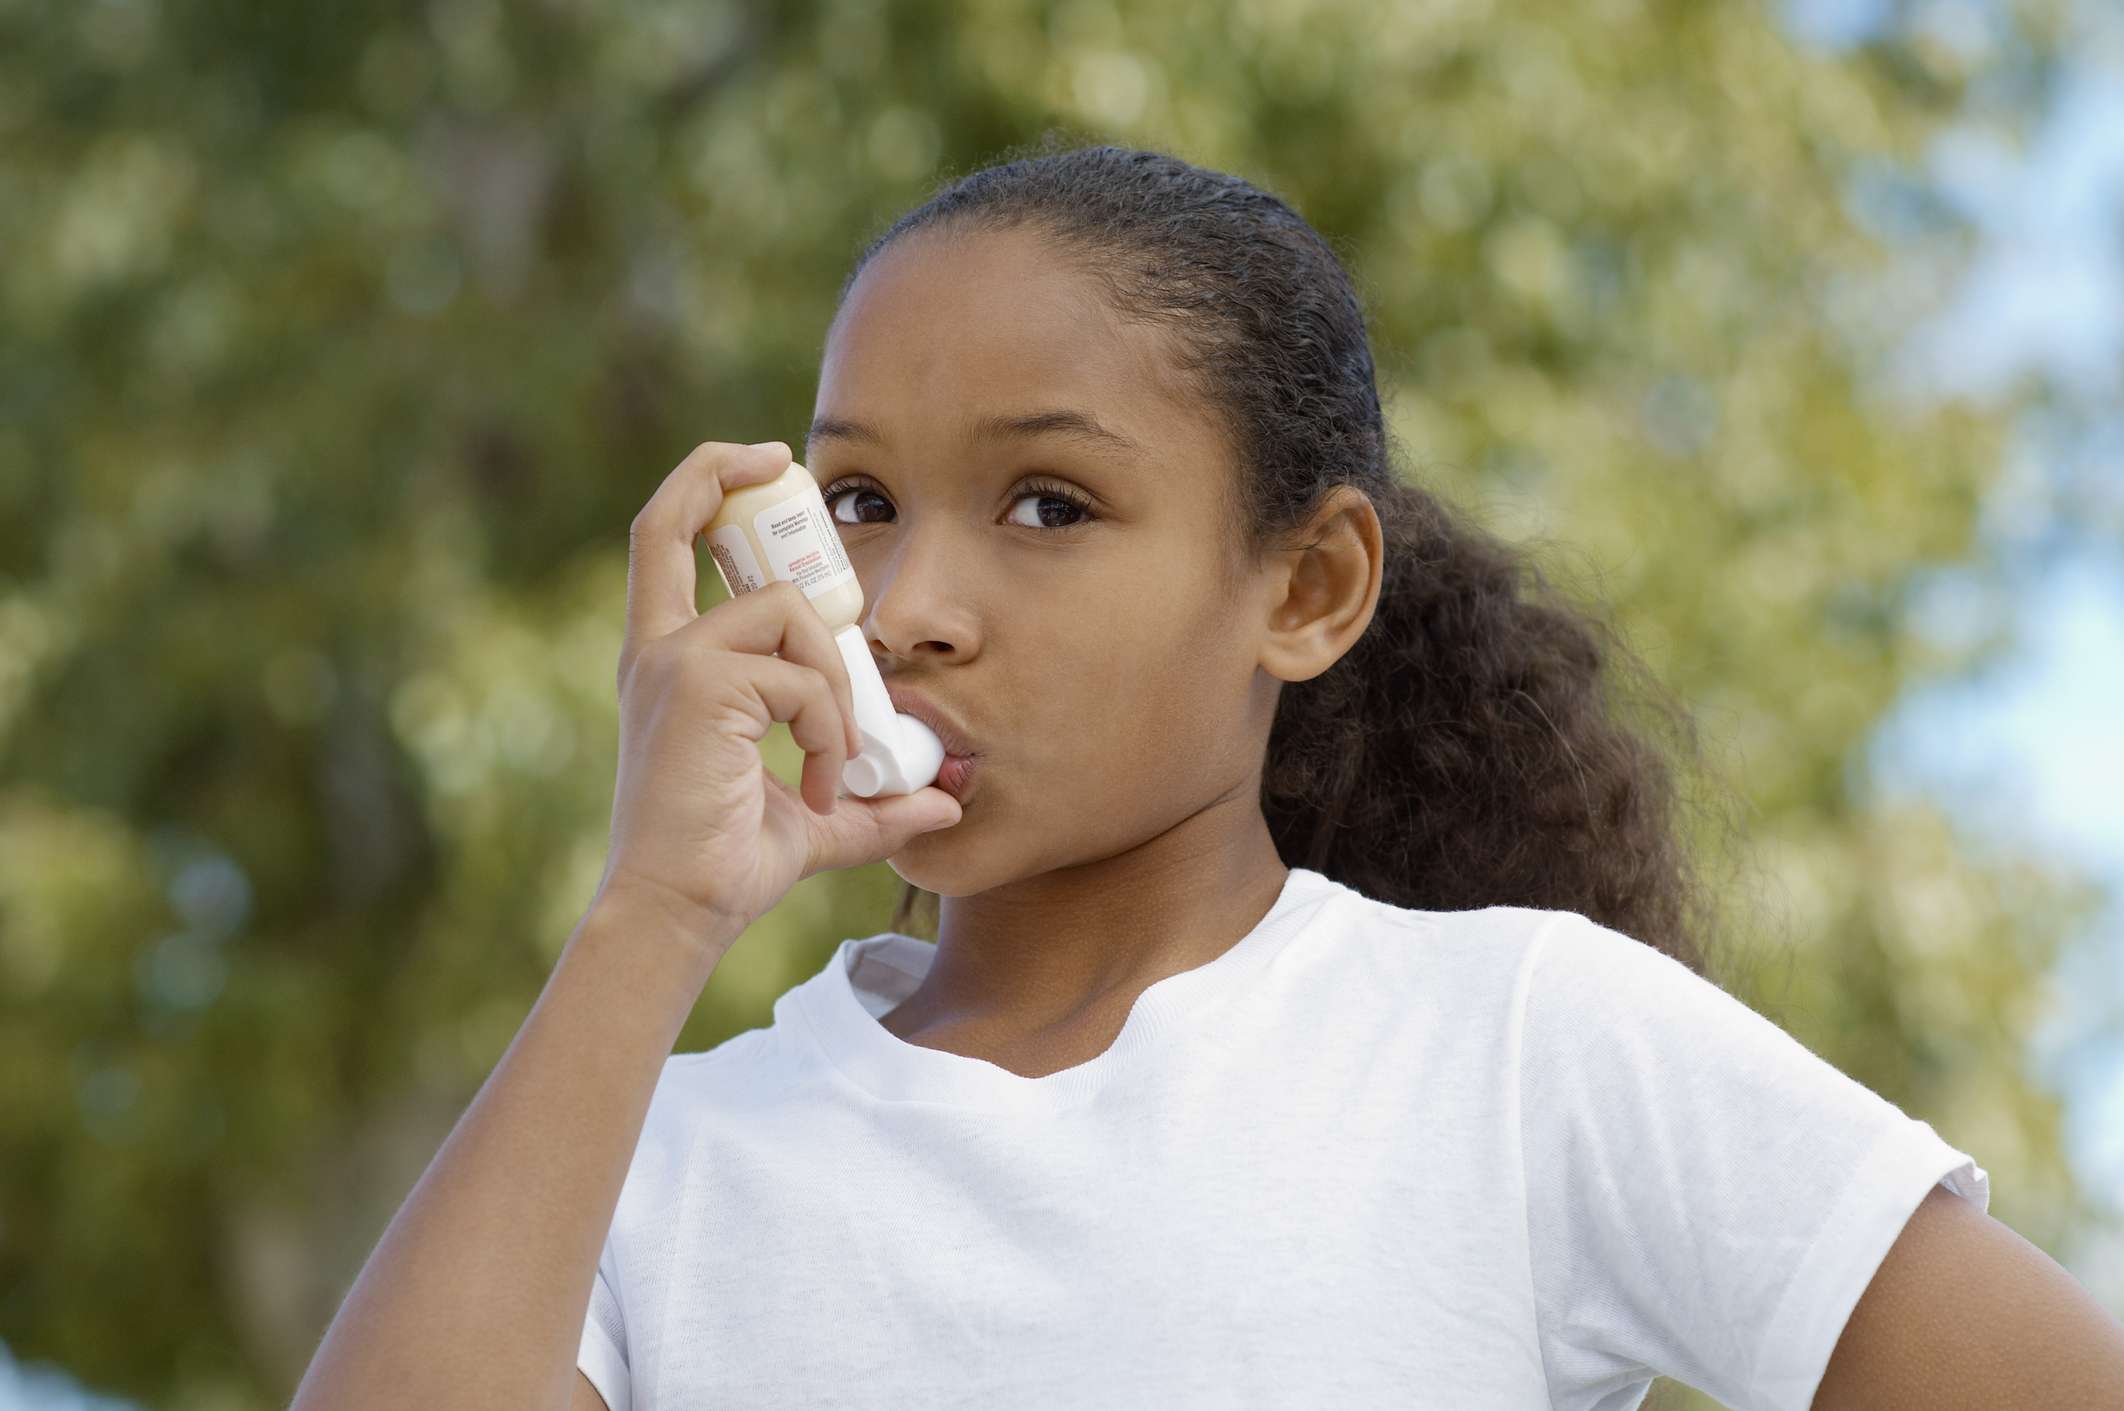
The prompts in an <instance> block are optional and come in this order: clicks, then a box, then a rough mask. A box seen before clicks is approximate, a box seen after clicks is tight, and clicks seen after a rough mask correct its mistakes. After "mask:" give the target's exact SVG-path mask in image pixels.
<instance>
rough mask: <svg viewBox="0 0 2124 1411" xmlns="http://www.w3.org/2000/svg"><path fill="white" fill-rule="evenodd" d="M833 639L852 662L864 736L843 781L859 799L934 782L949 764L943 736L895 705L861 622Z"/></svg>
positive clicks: (845, 661)
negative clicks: (940, 771) (861, 745)
mask: <svg viewBox="0 0 2124 1411" xmlns="http://www.w3.org/2000/svg"><path fill="white" fill-rule="evenodd" d="M833 640H834V645H836V646H838V647H839V648H840V649H841V661H842V663H843V664H844V665H846V666H847V668H848V686H849V690H850V692H851V694H852V695H853V696H854V697H855V717H856V729H857V731H858V732H859V733H860V734H861V735H862V737H863V749H862V753H860V754H858V755H856V756H855V758H853V759H851V760H849V761H848V763H847V764H846V765H845V766H843V767H842V769H841V786H842V787H843V788H844V789H846V790H847V791H848V792H849V793H851V794H854V795H855V796H856V797H857V798H859V799H868V798H876V797H877V796H878V795H880V794H911V793H913V792H914V791H915V790H917V789H919V788H922V787H924V786H925V785H928V784H932V783H935V782H936V777H937V771H938V770H940V769H942V768H943V767H944V745H943V742H941V741H940V740H938V739H937V737H936V732H935V731H933V730H931V729H930V728H929V727H928V726H927V725H924V724H923V723H922V722H921V721H919V720H917V719H915V718H914V717H913V716H911V715H901V714H899V713H898V712H897V711H895V710H894V709H893V708H892V697H891V696H889V695H887V694H886V693H885V681H884V678H882V677H880V676H879V675H878V666H877V663H876V662H875V661H873V660H872V659H871V656H870V643H869V642H868V641H866V640H865V639H864V636H863V629H862V627H861V626H859V625H855V624H851V625H849V626H847V627H843V628H842V629H841V630H840V631H838V632H836V633H834V634H833Z"/></svg>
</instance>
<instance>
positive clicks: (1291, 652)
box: [1261, 485, 1385, 681]
mask: <svg viewBox="0 0 2124 1411" xmlns="http://www.w3.org/2000/svg"><path fill="white" fill-rule="evenodd" d="M1299 543H1300V544H1301V547H1299V548H1296V549H1285V550H1283V551H1282V552H1280V553H1278V554H1276V555H1275V556H1274V558H1273V560H1272V563H1273V567H1272V570H1271V571H1272V573H1273V574H1274V577H1273V579H1272V586H1271V590H1270V593H1269V604H1268V620H1267V621H1266V622H1265V623H1264V624H1263V627H1264V635H1263V638H1262V644H1261V667H1262V669H1263V670H1264V671H1266V672H1268V673H1269V674H1270V675H1271V676H1274V677H1277V678H1278V679H1280V680H1284V681H1308V680H1311V679H1312V678H1313V677H1315V676H1318V675H1319V674H1320V673H1321V672H1323V671H1326V670H1327V669H1328V668H1329V667H1331V666H1333V665H1334V664H1335V663H1336V662H1337V661H1339V660H1341V658H1342V654H1343V653H1344V652H1347V651H1348V650H1349V649H1350V647H1351V646H1352V644H1354V643H1355V642H1356V641H1357V639H1358V638H1359V637H1361V636H1363V635H1364V629H1365V627H1366V626H1367V625H1369V624H1370V622H1371V620H1372V613H1373V611H1374V610H1375V609H1376V608H1377V607H1378V605H1379V583H1380V575H1381V572H1382V569H1383V566H1384V564H1385V542H1384V536H1383V534H1382V533H1381V531H1380V527H1379V512H1378V510H1376V509H1375V508H1373V505H1372V500H1371V497H1370V496H1369V495H1367V494H1365V493H1364V491H1362V490H1360V489H1358V488H1357V487H1356V486H1354V485H1337V486H1335V487H1334V488H1333V489H1332V490H1330V491H1329V492H1328V493H1327V494H1326V495H1325V496H1323V497H1322V499H1321V505H1320V508H1319V509H1317V510H1315V511H1314V512H1313V514H1312V516H1311V517H1310V518H1309V519H1308V520H1307V522H1306V524H1305V526H1304V527H1303V528H1302V529H1301V530H1300V533H1299Z"/></svg>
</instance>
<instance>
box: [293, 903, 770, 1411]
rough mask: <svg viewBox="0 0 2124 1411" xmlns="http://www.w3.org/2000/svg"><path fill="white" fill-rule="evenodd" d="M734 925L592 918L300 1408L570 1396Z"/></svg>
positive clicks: (405, 1208) (377, 1262)
mask: <svg viewBox="0 0 2124 1411" xmlns="http://www.w3.org/2000/svg"><path fill="white" fill-rule="evenodd" d="M734 939H735V933H734V932H732V933H730V934H714V935H709V936H701V935H697V934H680V928H679V926H678V924H677V923H676V922H675V921H674V920H673V918H671V917H670V916H669V915H668V914H666V913H663V912H660V911H656V910H654V909H649V908H642V907H636V908H633V909H628V908H626V907H624V906H621V905H619V904H617V903H614V902H600V903H599V904H598V905H597V906H596V907H593V908H592V910H591V911H590V912H588V913H586V914H585V916H584V917H583V919H582V921H581V922H580V923H578V925H577V926H576V929H575V932H574V934H573V935H571V936H570V937H569V940H568V944H567V946H566V948H565V949H564V950H563V952H562V954H561V957H560V959H559V961H558V962H556V964H555V966H554V969H553V973H552V975H551V976H550V977H548V979H547V981H546V985H545V988H544V989H543V990H542V991H541V992H540V994H539V997H538V999H537V1001H536V1003H534V1004H533V1006H532V1009H531V1012H530V1014H529V1016H528V1017H527V1018H526V1019H525V1021H524V1023H523V1025H522V1027H521V1028H519V1029H518V1031H517V1034H516V1037H515V1038H514V1039H513V1040H512V1041H511V1043H510V1045H509V1048H508V1050H507V1051H506V1052H505V1053H504V1054H503V1055H502V1057H501V1060H500V1061H499V1062H498V1063H497V1064H496V1065H495V1067H494V1071H493V1072H492V1073H490V1074H489V1075H488V1077H487V1080H486V1082H485V1083H484V1084H483V1085H482V1086H481V1087H480V1090H479V1092H478V1093H477V1094H476V1095H475V1096H474V1098H473V1099H472V1102H471V1105H470V1106H469V1107H468V1108H467V1109H466V1110H465V1113H464V1115H463V1116H462V1117H460V1118H459V1119H458V1122H457V1125H456V1126H455V1127H454V1128H453V1129H452V1130H451V1132H450V1135H449V1136H448V1138H446V1139H445V1140H444V1142H443V1144H442V1147H441V1149H440V1150H439V1151H437V1153H436V1155H435V1157H434V1159H433V1160H432V1161H430V1162H429V1163H428V1168H427V1170H426V1171H425V1172H424V1173H423V1174H422V1176H421V1178H420V1180H419V1181H418V1182H417V1183H415V1185H414V1187H413V1190H412V1193H411V1194H409V1195H408V1196H407V1197H406V1200H405V1202H404V1204H403V1205H401V1206H400V1207H399V1210H398V1213H397V1214H396V1215H395V1216H394V1217H393V1218H392V1220H391V1223H390V1225H389V1226H388V1227H387V1228H386V1229H385V1231H384V1234H383V1237H382V1239H381V1240H380V1241H379V1242H378V1244H377V1246H376V1249H375V1250H374V1251H373V1252H372V1253H371V1254H370V1256H369V1259H368V1262H367V1263H366V1264H365V1265H364V1266H363V1268H362V1270H361V1273H360V1275H359V1277H358V1278H356V1280H355V1282H354V1285H353V1287H352V1288H351V1289H350V1290H349V1292H348V1294H347V1297H346V1300H345V1302H344V1303H343V1304H342V1305H341V1307H340V1309H339V1312H338V1314H337V1316H336V1317H335V1318H334V1319H333V1321H332V1325H331V1327H330V1328H329V1329H328V1330H327V1331H326V1334H325V1337H324V1341H323V1342H322V1344H321V1345H320V1346H319V1348H318V1351H317V1354H316V1356H315V1358H314V1359H313V1360H312V1361H311V1364H310V1367H309V1370H308V1372H307V1373H306V1374H305V1375H304V1377H303V1381H302V1385H301V1386H300V1387H299V1388H298V1389H297V1392H296V1395H295V1400H294V1403H293V1404H292V1406H291V1408H290V1411H341V1408H346V1411H354V1408H363V1411H368V1408H375V1407H380V1406H449V1407H453V1408H465V1411H476V1408H483V1407H494V1408H507V1409H508V1411H524V1408H527V1407H561V1406H565V1405H566V1404H567V1398H568V1389H569V1385H570V1382H571V1379H572V1375H573V1372H574V1367H575V1353H576V1348H577V1344H578V1340H579V1339H580V1337H581V1334H582V1325H583V1319H584V1316H585V1314H586V1312H587V1310H588V1307H589V1300H590V1288H591V1283H592V1279H593V1276H594V1272H595V1269H596V1266H597V1259H598V1255H599V1253H600V1251H601V1249H602V1248H603V1244H604V1238H605V1232H606V1230H607V1228H608V1227H609V1225H610V1224H611V1221H612V1213H613V1210H614V1209H615V1207H616V1206H617V1205H618V1203H619V1193H620V1188H621V1185H622V1184H623V1182H624V1181H625V1179H626V1174H627V1168H628V1166H629V1164H630V1162H631V1160H632V1157H633V1153H634V1148H635V1143H636V1142H637V1141H638V1140H639V1138H640V1136H641V1130H642V1123H643V1120H644V1117H645V1116H646V1114H647V1112H648V1107H649V1100H650V1097H651V1095H652V1094H653V1093H654V1092H655V1089H656V1083H657V1079H658V1077H659V1076H660V1074H661V1073H662V1071H663V1065H664V1061H665V1059H667V1058H668V1057H669V1056H670V1054H671V1049H672V1046H673V1045H674V1044H675V1043H676V1042H677V1040H678V1033H679V1028H680V1026H681V1025H682V1024H683V1023H684V1022H685V1018H686V1015H687V1013H688V1012H689V1011H690V1010H691V1008H692V1005H693V1002H694V1000H695V999H696V998H697V997H698V996H699V994H700V991H701V988H702V986H703V985H704V984H705V983H706V982H707V978H708V976H709V974H711V973H712V972H713V970H714V965H715V961H716V960H717V959H719V958H720V956H721V953H722V952H723V951H724V950H727V949H728V946H729V943H730V942H731V941H732V940H734Z"/></svg>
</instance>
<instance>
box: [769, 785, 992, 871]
mask: <svg viewBox="0 0 2124 1411" xmlns="http://www.w3.org/2000/svg"><path fill="white" fill-rule="evenodd" d="M791 797H792V799H793V800H794V802H795V808H796V811H797V812H798V814H799V815H801V816H802V817H803V819H804V821H805V824H806V826H807V827H809V829H810V830H811V840H812V841H811V846H812V864H811V868H812V870H816V871H829V870H832V869H834V868H840V867H856V866H861V865H863V864H865V863H872V862H877V861H879V860H881V859H883V858H888V857H891V856H892V855H893V854H894V853H896V852H898V851H899V850H900V849H901V848H904V847H906V846H907V840H908V839H909V838H912V837H914V836H915V835H916V834H918V833H930V832H935V831H936V830H938V829H940V828H949V827H951V826H953V825H954V824H956V823H957V822H958V821H959V819H960V817H961V811H960V808H959V801H958V800H957V799H955V798H953V797H952V796H951V795H950V794H947V793H945V792H944V791H943V790H942V789H939V788H937V787H936V786H935V785H933V784H932V785H927V786H925V787H923V788H920V789H917V790H915V791H914V792H913V793H911V794H881V795H879V796H878V797H876V798H870V799H864V798H857V797H856V796H855V795H853V794H840V795H837V796H836V797H835V798H834V801H833V812H832V813H830V814H827V815H825V816H824V817H821V816H820V815H818V814H816V813H813V812H812V811H811V808H810V806H809V805H808V804H806V803H804V802H803V801H802V800H801V799H795V796H794V794H793V793H792V795H791ZM807 875H808V874H807Z"/></svg>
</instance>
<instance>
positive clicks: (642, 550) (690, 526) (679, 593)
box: [620, 441, 790, 679]
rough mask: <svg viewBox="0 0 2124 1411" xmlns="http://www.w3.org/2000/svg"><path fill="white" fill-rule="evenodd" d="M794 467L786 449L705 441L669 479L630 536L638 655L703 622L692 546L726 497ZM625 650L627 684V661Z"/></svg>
mask: <svg viewBox="0 0 2124 1411" xmlns="http://www.w3.org/2000/svg"><path fill="white" fill-rule="evenodd" d="M789 463H790V454H789V447H788V446H786V445H784V444H783V443H781V442H780V441H770V442H766V443H764V444H763V445H760V446H740V445H737V444H735V443H733V442H729V441H703V442H702V443H701V444H700V445H698V446H695V447H694V448H693V450H692V451H691V452H690V453H688V455H687V456H686V458H685V459H684V460H682V461H680V462H679V463H678V464H677V465H676V466H674V467H673V468H672V470H671V473H670V474H668V475H666V476H665V477H664V483H663V484H661V485H659V486H657V488H656V493H655V494H653V495H651V496H650V497H649V502H648V503H647V504H645V505H643V506H642V508H641V511H640V512H639V513H638V514H636V515H635V517H634V523H633V524H632V525H630V526H629V527H628V531H627V641H628V643H629V644H630V645H631V646H632V647H634V648H636V649H639V647H640V645H641V644H642V643H644V642H650V641H654V640H655V639H656V638H658V637H661V636H663V635H664V634H665V633H667V632H674V631H677V630H678V629H679V628H681V627H683V626H685V625H686V624H687V623H688V622H691V621H692V620H693V619H694V618H695V617H697V616H698V615H699V614H698V612H697V611H696V609H695V607H694V601H695V599H694V594H695V590H696V583H695V574H694V559H693V541H694V540H695V539H696V538H698V537H699V536H700V532H701V530H703V529H704V528H706V527H707V525H708V521H710V520H712V519H714V518H715V516H716V514H717V512H718V511H720V510H721V509H722V507H723V492H724V491H725V490H726V489H730V490H734V489H736V488H738V487H739V486H741V485H757V484H760V483H761V482H763V481H767V480H772V479H773V478H774V477H775V476H777V475H780V474H781V473H782V471H783V470H785V469H786V468H787V467H788V465H789ZM630 655H631V653H630V652H629V651H628V650H627V649H626V648H622V652H621V656H622V662H623V664H622V668H621V673H620V674H621V677H622V679H624V678H625V675H626V671H625V666H624V661H625V659H626V658H627V657H628V656H630Z"/></svg>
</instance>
